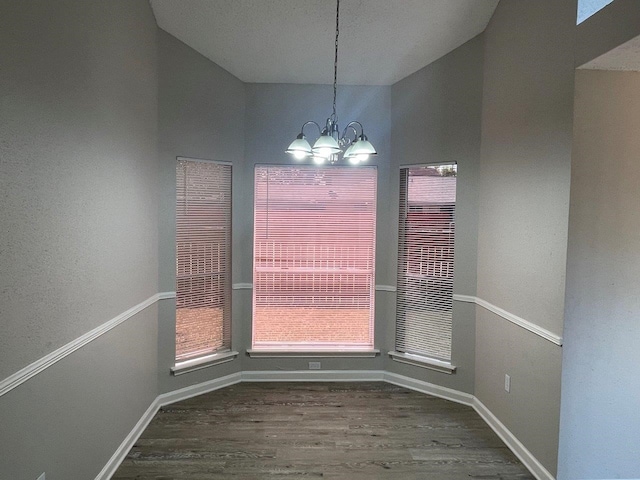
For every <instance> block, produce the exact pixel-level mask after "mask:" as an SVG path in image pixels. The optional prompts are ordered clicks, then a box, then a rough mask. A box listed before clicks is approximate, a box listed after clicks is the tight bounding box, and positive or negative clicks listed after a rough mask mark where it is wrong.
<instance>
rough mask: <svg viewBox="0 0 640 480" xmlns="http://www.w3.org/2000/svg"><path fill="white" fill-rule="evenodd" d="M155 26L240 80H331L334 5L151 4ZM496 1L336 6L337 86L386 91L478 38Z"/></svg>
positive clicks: (349, 0)
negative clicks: (373, 87)
mask: <svg viewBox="0 0 640 480" xmlns="http://www.w3.org/2000/svg"><path fill="white" fill-rule="evenodd" d="M150 3H151V6H152V8H153V11H154V14H155V16H156V20H157V22H158V25H159V26H160V28H162V29H163V30H166V31H167V32H169V33H170V34H171V35H173V36H175V37H177V38H178V39H180V40H182V41H183V42H184V43H186V44H187V45H189V46H191V47H192V48H194V49H195V50H196V51H198V52H200V53H201V54H202V55H204V56H206V57H208V58H209V59H211V60H212V61H213V62H215V63H217V64H218V65H220V66H221V67H223V68H224V69H225V70H227V71H229V72H231V73H232V74H234V75H235V76H237V77H238V78H240V79H241V80H243V81H245V82H255V83H323V84H330V83H332V82H333V53H334V52H333V48H334V35H335V10H336V4H335V2H334V1H327V0H150ZM497 4H498V0H341V2H340V48H339V66H338V83H340V84H345V85H391V84H393V83H395V82H397V81H398V80H401V79H402V78H404V77H406V76H407V75H410V74H411V73H413V72H415V71H417V70H419V69H421V68H422V67H424V66H425V65H428V64H429V63H431V62H433V61H434V60H437V59H438V58H440V57H442V56H443V55H446V54H447V53H449V52H450V51H452V50H454V49H455V48H456V47H458V46H460V45H462V44H463V43H465V42H466V41H468V40H470V39H472V38H473V37H475V36H476V35H478V34H479V33H481V32H482V31H483V30H484V29H485V27H486V26H487V23H488V22H489V19H490V18H491V15H492V14H493V11H494V10H495V8H496V6H497Z"/></svg>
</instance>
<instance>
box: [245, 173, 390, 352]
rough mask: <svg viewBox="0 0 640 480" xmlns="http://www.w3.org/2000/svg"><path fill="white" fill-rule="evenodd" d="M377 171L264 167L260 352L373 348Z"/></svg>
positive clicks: (259, 202) (258, 257)
mask: <svg viewBox="0 0 640 480" xmlns="http://www.w3.org/2000/svg"><path fill="white" fill-rule="evenodd" d="M376 174H377V171H376V169H375V167H357V168H353V167H333V166H332V167H314V166H256V169H255V205H254V251H253V255H254V259H253V263H254V270H253V342H252V347H253V348H254V349H257V350H259V349H262V350H290V351H314V350H370V349H372V348H373V318H374V294H375V282H374V263H375V231H376V176H377V175H376Z"/></svg>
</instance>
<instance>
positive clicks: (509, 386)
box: [504, 374, 511, 392]
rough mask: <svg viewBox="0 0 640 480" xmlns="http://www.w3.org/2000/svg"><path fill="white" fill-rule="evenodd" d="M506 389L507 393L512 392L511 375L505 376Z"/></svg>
mask: <svg viewBox="0 0 640 480" xmlns="http://www.w3.org/2000/svg"><path fill="white" fill-rule="evenodd" d="M504 389H505V390H506V391H507V392H510V391H511V377H510V376H509V375H506V374H505V376H504Z"/></svg>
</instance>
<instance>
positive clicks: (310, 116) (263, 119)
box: [234, 84, 397, 370]
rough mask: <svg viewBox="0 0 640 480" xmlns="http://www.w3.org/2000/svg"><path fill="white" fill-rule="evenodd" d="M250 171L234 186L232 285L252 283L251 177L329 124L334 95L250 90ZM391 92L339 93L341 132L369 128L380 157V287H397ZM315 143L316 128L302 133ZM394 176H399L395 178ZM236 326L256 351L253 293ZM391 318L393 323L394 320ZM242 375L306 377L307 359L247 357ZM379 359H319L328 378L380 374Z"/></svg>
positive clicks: (381, 326)
mask: <svg viewBox="0 0 640 480" xmlns="http://www.w3.org/2000/svg"><path fill="white" fill-rule="evenodd" d="M246 92H247V110H246V150H245V164H244V166H243V168H242V170H241V171H237V170H236V171H235V172H234V173H235V174H236V175H237V177H236V185H237V186H238V189H241V193H242V196H241V198H239V199H238V202H237V203H235V204H234V207H235V208H236V213H237V216H236V217H234V218H237V220H238V221H237V223H236V224H235V225H234V233H235V234H236V242H237V243H235V244H234V246H237V247H238V250H239V251H240V252H242V254H241V255H237V256H236V257H235V261H236V269H235V270H234V273H235V272H237V277H236V279H235V280H234V282H242V283H251V282H252V268H253V267H252V257H251V255H250V252H252V250H253V182H254V177H253V172H254V166H255V164H257V163H262V164H265V163H266V164H277V163H290V162H291V160H290V158H288V155H286V154H285V153H284V150H285V149H286V148H287V147H288V146H289V143H291V141H292V140H293V139H295V137H296V135H297V134H298V133H299V132H300V127H301V126H302V124H303V123H304V122H305V121H307V120H315V121H316V122H318V123H320V124H324V122H325V121H326V119H327V117H328V116H329V115H330V114H331V104H332V100H333V89H332V87H331V85H288V84H247V85H246ZM390 93H391V88H390V87H361V86H341V85H339V86H338V98H337V113H338V115H339V120H340V122H339V124H340V126H341V127H344V126H345V125H346V124H347V123H348V122H349V121H351V120H357V121H359V122H361V123H362V124H363V125H364V128H365V132H366V134H367V136H368V137H369V140H370V141H371V142H372V143H373V145H374V146H375V148H376V150H377V151H378V155H377V156H376V157H374V159H372V160H371V161H370V163H371V164H373V165H377V167H378V204H377V231H376V236H377V244H376V284H382V285H395V270H393V267H392V264H393V263H392V262H394V257H395V255H396V252H395V245H394V243H393V242H394V238H395V237H394V236H397V230H395V227H393V226H392V225H394V222H396V220H394V217H393V215H394V212H392V211H391V207H390V205H389V202H388V201H387V199H389V198H390V196H392V195H393V194H392V192H393V191H394V189H395V188H396V187H395V183H397V181H396V182H395V183H394V181H393V173H392V172H391V167H390V146H389V143H390V142H389V136H390V128H389V121H390V115H391V104H390V102H391V98H390V97H391V96H390ZM305 133H308V134H309V137H310V138H311V137H313V136H314V135H315V133H314V132H313V127H311V128H309V131H308V132H307V130H305ZM396 176H397V174H396ZM238 250H236V251H238ZM388 296H389V293H388V292H376V326H375V338H376V340H375V344H376V347H377V348H386V347H385V342H386V339H385V337H384V332H385V328H386V322H388V321H390V320H391V318H392V315H393V311H392V310H391V309H390V305H392V304H391V302H387V301H384V299H385V298H387V297H388ZM234 305H237V306H238V308H237V309H236V311H235V312H234V319H237V321H239V322H242V323H243V331H242V337H241V340H242V345H244V346H246V347H247V348H249V347H250V345H251V329H250V327H251V290H248V289H247V290H236V291H235V292H234ZM390 316H391V317H390ZM242 362H243V363H242V367H243V370H308V364H307V362H308V359H305V358H298V359H280V358H277V359H262V358H261V359H251V358H248V357H244V358H243V361H242ZM381 367H382V359H381V357H377V358H375V359H369V358H368V359H335V358H334V359H329V358H326V359H324V358H323V359H322V368H323V370H324V369H331V370H350V369H380V368H381Z"/></svg>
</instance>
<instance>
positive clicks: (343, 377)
mask: <svg viewBox="0 0 640 480" xmlns="http://www.w3.org/2000/svg"><path fill="white" fill-rule="evenodd" d="M384 373H385V372H383V371H382V370H289V371H286V370H283V371H280V370H265V371H259V370H256V371H246V372H242V381H243V382H382V381H383V379H384Z"/></svg>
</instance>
